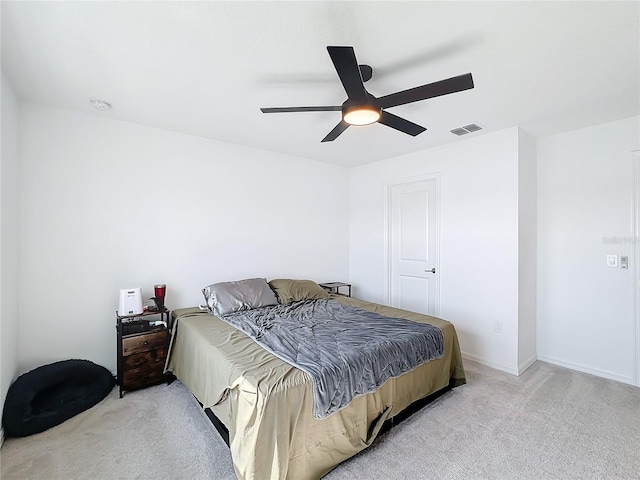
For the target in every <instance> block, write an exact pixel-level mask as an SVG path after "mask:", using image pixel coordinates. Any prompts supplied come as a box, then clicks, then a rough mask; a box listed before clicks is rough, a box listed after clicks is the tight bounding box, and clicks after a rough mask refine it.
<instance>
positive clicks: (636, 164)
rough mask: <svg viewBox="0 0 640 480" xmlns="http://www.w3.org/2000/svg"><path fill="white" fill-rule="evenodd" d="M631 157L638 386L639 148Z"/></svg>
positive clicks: (639, 375) (638, 377) (638, 380)
mask: <svg viewBox="0 0 640 480" xmlns="http://www.w3.org/2000/svg"><path fill="white" fill-rule="evenodd" d="M631 155H632V159H633V207H632V209H633V218H632V222H633V228H632V230H631V235H632V241H633V259H634V262H633V264H634V276H633V290H634V292H635V295H634V297H635V330H636V342H635V343H636V345H635V355H634V356H635V379H634V380H635V385H636V386H638V387H640V150H635V151H633V152H631Z"/></svg>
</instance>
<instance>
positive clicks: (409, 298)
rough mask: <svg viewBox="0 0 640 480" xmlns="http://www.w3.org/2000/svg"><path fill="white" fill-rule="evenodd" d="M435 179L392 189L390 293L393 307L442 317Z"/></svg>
mask: <svg viewBox="0 0 640 480" xmlns="http://www.w3.org/2000/svg"><path fill="white" fill-rule="evenodd" d="M436 187H437V181H436V179H435V178H430V179H425V180H418V181H412V182H407V183H402V184H396V185H391V186H389V190H388V197H387V198H388V202H389V205H388V217H389V218H388V222H387V226H388V232H387V233H388V239H389V246H388V258H389V268H388V279H387V284H388V292H389V303H390V304H391V306H394V307H399V308H403V309H405V310H411V311H414V312H419V313H425V314H428V315H437V314H438V313H439V305H438V301H439V298H438V297H439V291H438V281H439V271H438V265H437V263H438V262H437V259H438V236H437V228H438V224H437V221H438V219H437V217H436V215H437V212H438V209H437V205H436V201H437V195H436Z"/></svg>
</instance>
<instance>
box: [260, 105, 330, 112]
mask: <svg viewBox="0 0 640 480" xmlns="http://www.w3.org/2000/svg"><path fill="white" fill-rule="evenodd" d="M260 111H261V112H262V113H287V112H340V111H342V107H333V106H327V107H269V108H261V109H260Z"/></svg>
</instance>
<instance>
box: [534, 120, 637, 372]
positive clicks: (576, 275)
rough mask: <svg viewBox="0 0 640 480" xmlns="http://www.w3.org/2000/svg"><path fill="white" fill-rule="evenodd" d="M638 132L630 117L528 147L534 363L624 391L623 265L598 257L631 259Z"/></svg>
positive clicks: (630, 352)
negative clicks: (532, 165) (534, 199)
mask: <svg viewBox="0 0 640 480" xmlns="http://www.w3.org/2000/svg"><path fill="white" fill-rule="evenodd" d="M639 132H640V119H639V118H638V117H633V118H628V119H623V120H619V121H616V122H611V123H607V124H603V125H598V126H594V127H590V128H584V129H581V130H575V131H571V132H567V133H563V134H560V135H554V136H551V137H547V138H543V139H540V140H539V142H538V281H537V288H538V302H537V303H538V304H537V310H538V324H537V327H538V345H537V349H538V358H540V359H541V360H546V361H548V362H552V363H556V364H559V365H563V366H567V367H570V368H574V369H577V370H582V371H585V372H588V373H593V374H596V375H600V376H604V377H608V378H612V379H615V380H619V381H622V382H626V383H632V382H633V375H634V341H635V340H634V291H633V265H631V268H630V269H628V270H622V269H620V268H608V267H607V266H606V255H607V254H618V255H627V256H629V259H630V260H632V259H633V243H632V202H633V200H632V199H633V182H634V180H633V175H632V160H631V151H632V150H635V149H638V148H640V138H639V136H640V135H639ZM636 188H640V187H638V186H636ZM614 238H615V239H617V240H614ZM612 242H616V243H612Z"/></svg>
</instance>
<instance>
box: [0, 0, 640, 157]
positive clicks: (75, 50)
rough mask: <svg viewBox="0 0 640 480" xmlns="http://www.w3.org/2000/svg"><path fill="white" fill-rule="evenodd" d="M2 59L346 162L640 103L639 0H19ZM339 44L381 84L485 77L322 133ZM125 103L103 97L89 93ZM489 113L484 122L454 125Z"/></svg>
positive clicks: (220, 131)
mask: <svg viewBox="0 0 640 480" xmlns="http://www.w3.org/2000/svg"><path fill="white" fill-rule="evenodd" d="M1 9H2V10H1V16H2V70H3V72H4V73H5V75H6V76H7V78H8V79H9V81H10V83H11V84H12V86H13V87H14V89H15V91H16V93H17V95H18V96H19V97H20V98H21V99H28V100H32V101H36V102H43V103H47V104H52V105H56V106H59V107H64V108H69V109H73V110H79V111H85V112H88V113H92V114H95V115H101V116H107V117H111V118H116V119H120V120H125V121H131V122H136V123H140V124H144V125H150V126H155V127H160V128H166V129H170V130H175V131H178V132H184V133H188V134H193V135H199V136H203V137H208V138H213V139H218V140H222V141H226V142H232V143H237V144H242V145H248V146H252V147H257V148H261V149H267V150H272V151H277V152H282V153H286V154H291V155H296V156H299V157H305V158H309V159H315V160H320V161H325V162H331V163H336V164H339V165H346V166H350V165H360V164H364V163H368V162H372V161H376V160H380V159H384V158H389V157H394V156H397V155H401V154H404V153H409V152H413V151H416V150H422V149H425V148H428V147H432V146H435V145H440V144H443V143H447V142H453V141H463V140H464V138H469V137H471V136H477V135H482V134H483V133H485V132H491V131H496V130H500V129H502V128H506V127H511V126H515V125H519V126H521V127H522V128H524V129H525V130H526V131H528V132H529V133H531V134H533V135H535V136H542V135H549V134H553V133H558V132H562V131H567V130H571V129H574V128H580V127H583V126H587V125H592V124H597V123H602V122H606V121H610V120H615V119H619V118H624V117H629V116H633V115H638V114H640V94H639V92H640V29H639V12H640V3H639V2H635V1H633V2H455V1H454V2H450V1H449V2H406V3H405V2H395V1H394V2H373V1H371V2H10V1H2V4H1ZM327 45H351V46H353V47H354V48H355V52H356V55H357V57H358V60H359V63H366V64H369V65H371V66H372V67H373V69H374V73H373V75H374V76H373V78H372V80H370V81H369V82H367V84H366V87H367V89H368V90H369V91H370V92H371V93H372V94H373V95H376V96H381V95H386V94H389V93H393V92H395V91H398V90H404V89H407V88H411V87H415V86H418V85H422V84H425V83H430V82H434V81H437V80H441V79H444V78H448V77H452V76H456V75H460V74H463V73H467V72H471V73H472V74H473V78H474V81H475V88H474V89H473V90H468V91H465V92H460V93H456V94H452V95H448V96H444V97H438V98H434V99H430V100H426V101H422V102H418V103H414V104H411V105H404V106H400V107H394V108H392V109H390V111H391V112H392V113H395V114H397V115H401V116H403V117H405V118H407V119H408V120H411V121H413V122H415V123H418V124H420V125H423V126H424V127H426V128H427V131H426V132H424V133H422V134H421V135H419V136H417V137H415V138H414V137H410V136H408V135H405V134H402V133H400V132H397V131H395V130H393V129H390V128H388V127H385V126H383V125H380V124H375V125H372V126H368V127H352V128H349V129H348V130H347V131H346V132H345V133H343V134H342V135H341V136H340V137H339V138H338V139H337V140H336V141H334V142H329V143H320V140H321V139H322V138H323V137H324V136H325V135H326V134H327V133H328V132H329V131H330V130H331V129H332V128H333V127H334V126H335V125H336V124H337V123H338V122H339V121H340V113H339V112H314V113H289V114H269V115H267V114H263V113H261V112H260V110H259V107H277V106H306V105H340V104H341V103H342V102H343V101H344V100H345V98H346V94H345V92H344V89H343V88H342V85H341V84H340V82H339V80H338V77H337V75H336V73H335V70H334V68H333V64H332V63H331V59H330V58H329V55H328V54H327V50H326V46H327ZM91 97H98V98H101V99H104V100H107V101H109V102H111V103H112V104H113V109H112V110H111V111H109V112H99V111H96V110H93V109H92V108H91V107H90V106H89V103H88V100H89V98H91ZM471 122H477V123H479V124H481V125H483V126H484V127H485V130H483V131H482V132H477V133H474V134H469V135H467V136H466V137H460V138H459V137H455V136H454V135H453V134H451V133H449V130H451V129H453V128H455V127H459V126H462V125H466V124H468V123H471Z"/></svg>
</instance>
